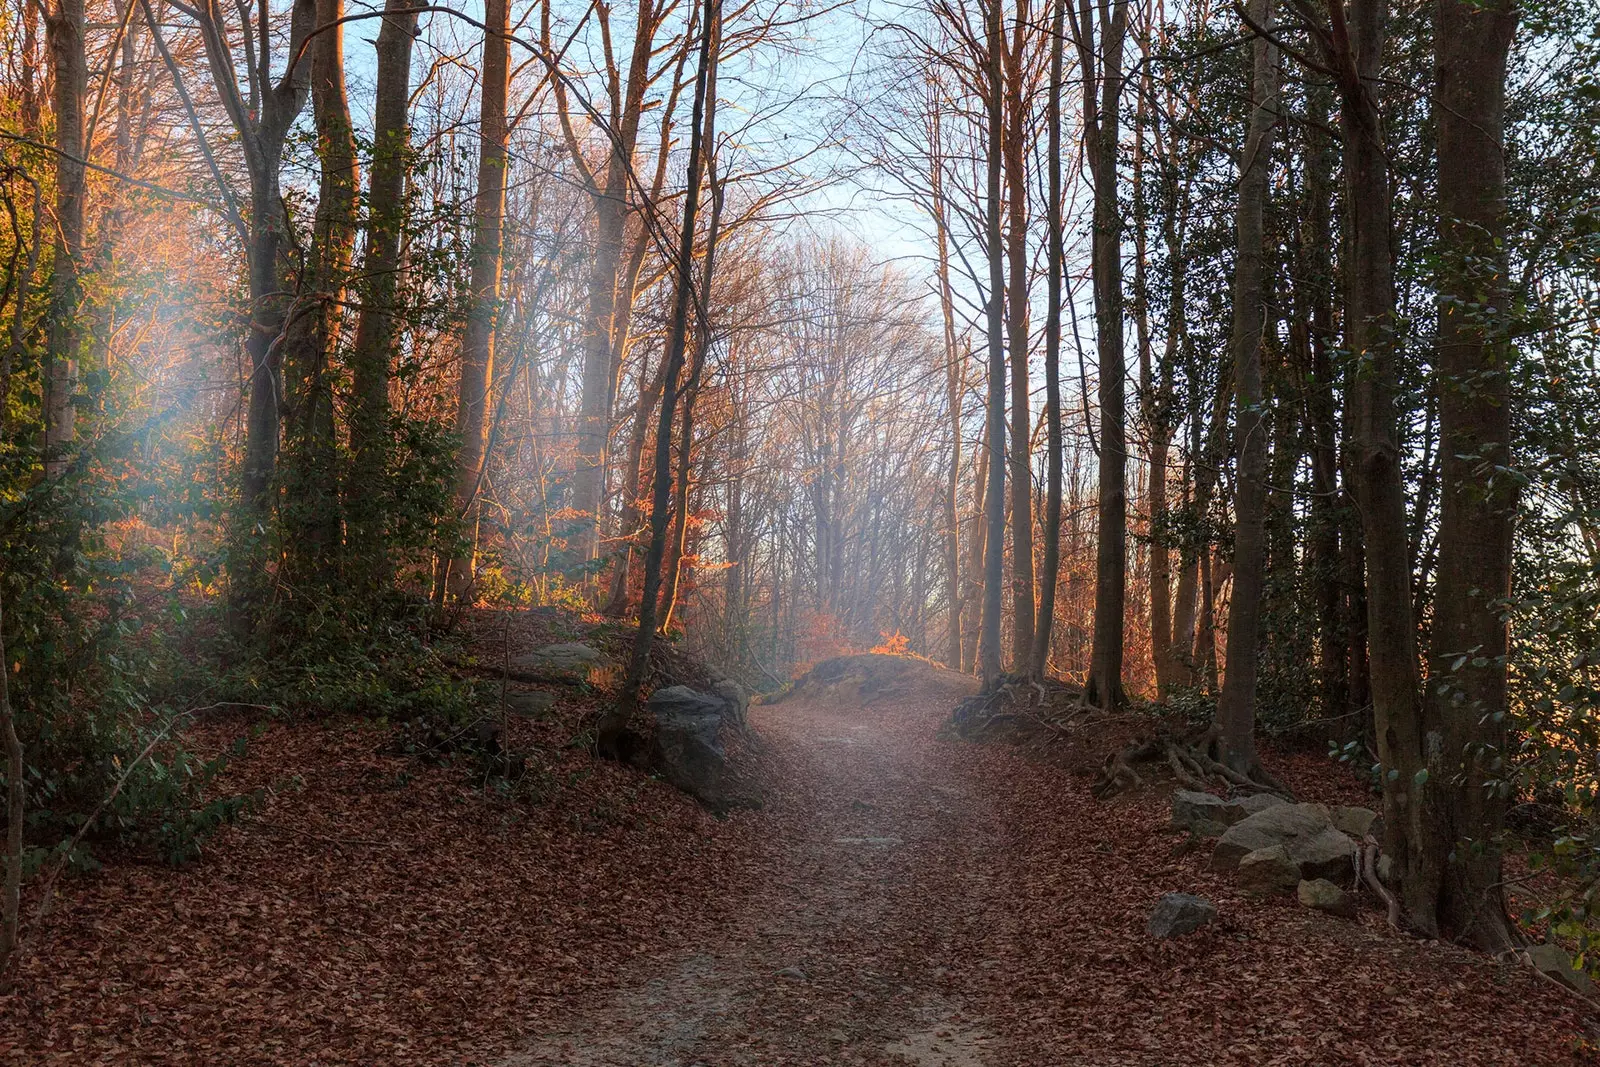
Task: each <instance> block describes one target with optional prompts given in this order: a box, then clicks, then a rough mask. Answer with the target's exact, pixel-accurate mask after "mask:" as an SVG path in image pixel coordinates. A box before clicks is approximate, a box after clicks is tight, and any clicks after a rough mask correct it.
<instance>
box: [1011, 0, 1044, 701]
mask: <svg viewBox="0 0 1600 1067" xmlns="http://www.w3.org/2000/svg"><path fill="white" fill-rule="evenodd" d="M1032 32H1033V30H1032V27H1031V26H1029V24H1028V0H1017V12H1016V21H1015V24H1014V26H1013V28H1012V33H1011V50H1010V51H1009V52H1008V53H1007V57H1008V58H1009V60H1010V62H1009V64H1008V65H1009V68H1010V69H1009V70H1008V71H1007V72H1006V75H1007V76H1006V113H1007V120H1008V127H1007V130H1006V135H1005V171H1006V208H1007V214H1008V225H1007V227H1006V255H1007V259H1008V261H1009V263H1008V266H1009V270H1010V291H1009V293H1008V295H1007V300H1006V347H1007V348H1008V349H1009V350H1010V354H1011V647H1012V653H1011V658H1012V664H1011V669H1012V672H1013V673H1015V674H1017V675H1020V676H1023V677H1032V676H1033V674H1034V663H1033V652H1034V649H1033V633H1034V626H1035V623H1036V622H1037V620H1036V618H1035V616H1034V611H1035V604H1034V588H1033V448H1032V445H1033V405H1032V398H1031V396H1030V395H1029V390H1028V385H1029V375H1028V311H1029V306H1030V305H1029V299H1028V296H1029V294H1028V288H1029V287H1028V267H1029V263H1028V150H1027V134H1028V126H1027V120H1028V108H1027V104H1026V103H1024V99H1023V91H1022V90H1023V79H1024V77H1025V75H1026V66H1027V44H1028V40H1029V37H1030V36H1031V34H1032Z"/></svg>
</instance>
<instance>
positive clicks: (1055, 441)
mask: <svg viewBox="0 0 1600 1067" xmlns="http://www.w3.org/2000/svg"><path fill="white" fill-rule="evenodd" d="M1065 38H1066V10H1065V5H1064V3H1063V2H1062V0H1057V2H1056V3H1055V5H1054V13H1053V15H1052V16H1051V23H1050V88H1049V99H1048V100H1047V101H1046V104H1045V160H1046V164H1045V165H1046V167H1047V168H1048V170H1049V179H1048V182H1047V188H1046V192H1045V195H1046V197H1047V198H1048V203H1047V204H1046V205H1045V231H1046V232H1045V241H1046V242H1047V249H1046V254H1045V272H1046V275H1047V277H1046V279H1045V320H1044V411H1045V419H1046V421H1047V423H1048V425H1049V444H1048V446H1047V447H1048V448H1049V452H1050V454H1049V455H1048V456H1047V457H1046V471H1047V473H1046V484H1045V503H1044V559H1043V561H1042V564H1043V565H1042V567H1041V568H1040V573H1039V615H1038V625H1037V627H1036V629H1035V632H1034V635H1033V636H1034V644H1033V656H1032V659H1031V663H1032V666H1033V671H1034V673H1035V674H1037V675H1040V676H1043V675H1044V674H1045V673H1046V672H1047V671H1048V670H1049V667H1050V631H1051V630H1052V629H1053V628H1054V625H1055V610H1056V584H1057V581H1058V579H1059V577H1060V570H1061V478H1062V471H1061V447H1062V444H1061V280H1062V272H1063V270H1064V268H1065V261H1066V254H1065V249H1064V247H1063V241H1062V232H1061V87H1062V76H1063V62H1062V51H1063V43H1062V42H1063V41H1064V40H1065Z"/></svg>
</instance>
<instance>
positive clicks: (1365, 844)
mask: <svg viewBox="0 0 1600 1067" xmlns="http://www.w3.org/2000/svg"><path fill="white" fill-rule="evenodd" d="M1381 851H1382V849H1380V848H1379V847H1378V842H1377V839H1375V838H1374V837H1373V836H1372V835H1371V834H1368V835H1367V836H1366V839H1365V840H1363V841H1362V842H1361V849H1360V851H1359V852H1357V853H1356V873H1357V874H1358V875H1359V876H1360V878H1361V881H1363V882H1365V883H1366V886H1367V888H1368V889H1370V890H1372V891H1373V893H1375V894H1377V897H1378V899H1379V900H1381V901H1383V906H1384V907H1385V908H1386V909H1387V910H1388V916H1389V925H1390V926H1392V927H1394V928H1395V929H1396V930H1403V929H1404V927H1403V926H1402V925H1401V923H1400V900H1399V898H1398V897H1396V896H1395V895H1394V894H1393V893H1391V892H1390V891H1389V887H1388V886H1386V885H1384V884H1383V880H1382V879H1381V878H1379V877H1378V855H1379V853H1380V852H1381Z"/></svg>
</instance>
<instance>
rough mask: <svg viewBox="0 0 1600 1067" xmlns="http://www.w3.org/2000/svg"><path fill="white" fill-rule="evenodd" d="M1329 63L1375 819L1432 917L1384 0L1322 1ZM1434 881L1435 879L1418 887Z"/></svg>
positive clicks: (1412, 906)
mask: <svg viewBox="0 0 1600 1067" xmlns="http://www.w3.org/2000/svg"><path fill="white" fill-rule="evenodd" d="M1329 14H1330V30H1331V33H1330V41H1331V47H1330V48H1328V50H1327V51H1328V59H1329V61H1330V63H1331V65H1332V66H1333V67H1334V69H1335V71H1336V73H1337V91H1338V93H1339V104H1340V107H1339V124H1340V130H1341V133H1342V135H1343V139H1344V170H1345V212H1346V218H1347V220H1348V222H1347V226H1348V230H1349V233H1350V241H1349V255H1348V261H1349V263H1350V270H1349V274H1348V277H1347V279H1346V280H1347V282H1348V292H1347V294H1346V310H1345V319H1346V323H1345V329H1346V347H1347V348H1348V349H1349V350H1350V353H1351V357H1352V359H1353V360H1354V361H1355V362H1356V364H1357V365H1358V366H1359V367H1360V368H1361V370H1360V373H1358V374H1355V375H1354V376H1353V377H1352V380H1351V385H1350V390H1351V397H1350V401H1349V407H1350V411H1351V427H1352V431H1353V435H1352V437H1353V439H1352V445H1353V449H1354V453H1355V454H1354V456H1353V467H1354V473H1355V478H1354V484H1355V490H1356V501H1357V504H1358V506H1359V510H1360V515H1361V521H1362V528H1363V533H1364V535H1365V537H1364V540H1365V552H1366V572H1367V630H1368V640H1369V649H1370V664H1371V685H1372V704H1373V721H1374V725H1375V728H1376V732H1377V738H1378V758H1379V761H1380V762H1381V763H1382V765H1383V767H1384V769H1385V771H1386V773H1385V775H1384V778H1385V781H1384V827H1385V832H1386V835H1387V839H1388V840H1387V847H1388V849H1389V851H1390V852H1391V853H1392V854H1393V855H1394V857H1395V864H1396V872H1397V874H1398V876H1399V878H1400V881H1401V886H1402V898H1403V903H1404V906H1405V908H1406V910H1407V911H1408V912H1410V913H1412V914H1413V915H1418V914H1420V915H1422V916H1423V917H1424V920H1426V917H1427V916H1430V915H1431V914H1432V906H1433V904H1432V902H1433V899H1434V898H1435V896H1436V892H1437V878H1438V872H1437V871H1429V870H1427V869H1426V866H1427V865H1426V858H1425V857H1423V856H1419V855H1413V854H1412V852H1411V844H1412V843H1413V842H1417V841H1421V840H1423V839H1424V838H1425V837H1426V834H1427V832H1428V828H1426V827H1425V826H1424V818H1425V814H1426V813H1425V805H1424V804H1423V803H1421V802H1420V800H1421V798H1420V797H1419V796H1418V794H1417V793H1416V792H1415V791H1416V790H1418V789H1420V788H1422V786H1423V781H1424V780H1425V779H1424V776H1421V775H1420V774H1419V772H1420V771H1422V770H1423V769H1424V767H1425V765H1426V760H1425V756H1424V745H1425V741H1424V738H1423V736H1422V731H1421V729H1420V725H1421V724H1420V721H1419V716H1418V714H1417V712H1418V705H1417V685H1418V677H1417V646H1416V623H1415V620H1414V619H1413V618H1412V610H1411V566H1410V555H1411V554H1410V546H1409V537H1408V531H1407V523H1406V508H1405V486H1404V483H1403V480H1402V478H1403V474H1402V471H1401V464H1400V448H1399V444H1398V441H1397V429H1396V422H1397V417H1396V413H1395V393H1396V391H1397V389H1398V371H1397V368H1396V361H1395V353H1394V347H1393V338H1392V331H1393V329H1394V314H1395V291H1394V263H1393V260H1392V253H1391V247H1392V246H1391V241H1392V232H1391V230H1392V222H1391V215H1390V195H1391V187H1390V183H1389V168H1388V160H1387V157H1386V156H1385V154H1384V143H1383V126H1382V115H1381V113H1380V111H1379V107H1378V99H1377V92H1378V85H1379V81H1378V78H1379V73H1380V68H1381V61H1382V55H1383V43H1384V28H1385V26H1384V24H1385V22H1386V20H1387V4H1386V3H1385V0H1354V2H1352V3H1351V4H1350V5H1349V9H1348V22H1347V21H1346V10H1345V8H1344V6H1343V5H1342V4H1339V3H1333V4H1331V5H1330V7H1329ZM1429 881H1432V882H1433V883H1434V884H1433V885H1432V886H1430V885H1428V884H1427V883H1428V882H1429Z"/></svg>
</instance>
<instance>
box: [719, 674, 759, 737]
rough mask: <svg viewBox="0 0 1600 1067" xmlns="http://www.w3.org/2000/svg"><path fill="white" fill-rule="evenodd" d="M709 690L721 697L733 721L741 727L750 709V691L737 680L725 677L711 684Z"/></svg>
mask: <svg viewBox="0 0 1600 1067" xmlns="http://www.w3.org/2000/svg"><path fill="white" fill-rule="evenodd" d="M711 692H712V693H713V694H714V695H715V696H719V697H721V698H722V700H723V702H724V703H725V704H727V705H728V707H729V708H730V709H731V711H732V714H733V718H734V721H736V722H737V723H738V724H739V726H740V727H743V726H744V725H745V723H746V721H747V720H746V716H747V715H748V714H749V711H750V691H749V690H748V689H746V688H745V687H744V686H742V685H740V684H739V683H738V682H735V681H732V680H727V679H725V680H723V681H720V682H718V683H717V684H716V685H714V686H712V687H711Z"/></svg>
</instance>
